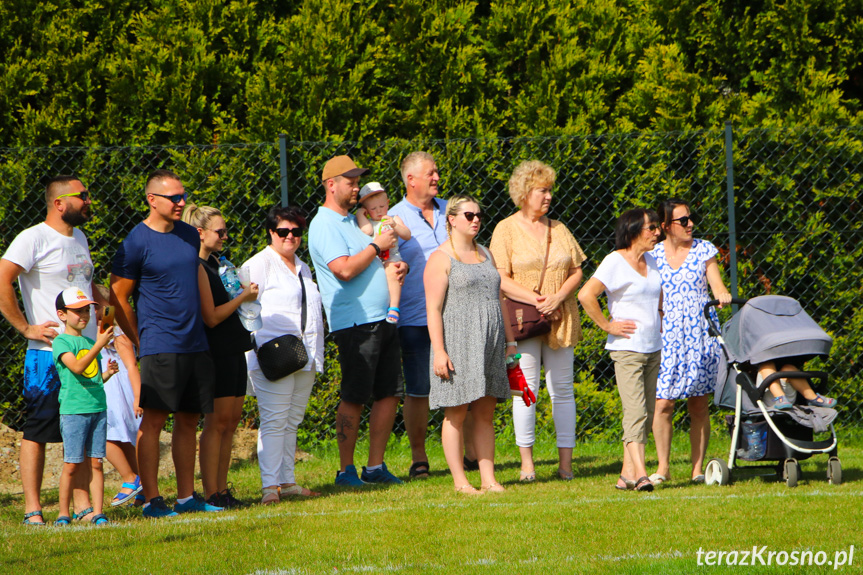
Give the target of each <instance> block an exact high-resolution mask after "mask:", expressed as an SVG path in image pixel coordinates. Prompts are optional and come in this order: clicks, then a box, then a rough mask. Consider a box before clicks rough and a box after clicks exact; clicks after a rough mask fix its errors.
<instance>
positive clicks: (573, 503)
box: [2, 488, 863, 537]
mask: <svg viewBox="0 0 863 575" xmlns="http://www.w3.org/2000/svg"><path fill="white" fill-rule="evenodd" d="M661 493H662V491H661V490H660V491H659V492H658V493H652V494H650V495H645V494H633V495H632V497H631V498H630V497H628V496H627V495H625V494H609V495H608V496H606V497H590V498H573V499H569V500H563V501H556V502H555V505H558V506H570V507H579V506H584V505H596V504H609V503H612V504H613V503H627V502H635V501H640V502H645V501H650V502H666V501H669V500H671V499H674V500H676V501H681V500H683V501H693V500H695V501H708V500H715V499H744V500H745V499H756V498H757V499H763V498H764V497H775V498H787V497H797V498H812V497H817V498H818V499H822V498H824V497H863V491H849V492H836V491H832V490H823V489H814V490H812V491H808V492H806V493H801V492H799V491H797V492H793V493H792V492H790V491H777V492H775V493H751V494H741V493H725V492H723V491H722V489H721V488H718V489H717V490H716V491H715V493H713V494H710V495H673V496H670V497H663V496H661ZM472 501H475V500H472ZM541 505H545V503H544V502H540V501H527V502H525V501H510V502H507V501H495V502H492V503H484V506H485V507H497V508H511V507H518V508H524V507H533V506H541ZM285 507H287V506H278V507H272V508H268V509H259V510H257V511H252V510H248V509H247V510H245V511H231V512H219V513H195V514H194V515H192V514H188V515H186V514H184V515H183V516H181V517H178V518H167V519H159V520H151V521H152V523H153V524H155V523H164V524H165V525H176V524H187V523H208V522H221V521H239V520H248V519H279V518H303V517H339V516H346V515H369V514H381V513H391V512H406V511H410V510H412V509H416V508H417V507H425V508H427V509H432V508H433V509H461V508H469V507H472V504H470V503H468V502H467V501H452V502H448V503H447V502H433V503H432V502H429V503H422V502H420V503H419V504H413V505H401V506H392V505H390V506H387V507H377V508H374V509H367V508H365V507H363V508H358V509H339V510H335V511H314V512H309V511H288V510H286V509H285ZM140 527H141V523H140V522H137V521H135V522H113V523H111V524H110V525H106V526H104V527H100V528H99V529H100V530H101V529H105V528H109V529H128V528H134V529H138V528H140ZM70 528H71V529H73V530H75V531H78V530H79V529H80V530H81V531H90V530H93V529H92V526H89V525H87V526H84V525H75V526H68V527H60V528H48V529H44V528H43V529H33V528H29V529H27V530H26V533H27V534H28V535H30V536H33V537H42V536H48V537H53V536H54V535H56V534H57V532H58V531H59V530H69V529H70ZM93 532H96V530H93ZM2 533H3V534H5V535H7V536H8V535H10V534H11V532H10V529H9V527H5V528H4V529H3V530H2ZM15 533H16V534H20V533H21V531H20V530H19V529H17V526H16V528H15Z"/></svg>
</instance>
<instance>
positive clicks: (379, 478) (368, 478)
mask: <svg viewBox="0 0 863 575" xmlns="http://www.w3.org/2000/svg"><path fill="white" fill-rule="evenodd" d="M361 477H362V480H363V481H365V482H366V483H404V481H402V480H401V479H399V478H398V477H396V476H395V475H393V474H392V473H390V472H389V470H388V469H387V464H386V463H381V468H380V469H375V470H374V471H367V470H366V468H365V467H363V474H362V476H361Z"/></svg>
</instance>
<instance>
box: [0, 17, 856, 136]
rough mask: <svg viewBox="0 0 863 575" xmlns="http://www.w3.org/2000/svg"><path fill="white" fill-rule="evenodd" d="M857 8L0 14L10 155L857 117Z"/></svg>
mask: <svg viewBox="0 0 863 575" xmlns="http://www.w3.org/2000/svg"><path fill="white" fill-rule="evenodd" d="M860 8H861V6H860V3H859V2H846V1H843V0H820V1H817V0H810V1H802V0H797V1H792V2H776V1H765V2H755V3H752V2H749V3H744V2H737V3H735V2H719V1H717V0H713V1H686V0H684V1H680V0H676V1H673V2H672V1H668V0H651V1H645V0H628V1H626V0H592V1H589V2H588V1H584V0H538V1H533V2H494V3H493V2H488V1H481V2H466V1H451V0H450V1H446V0H423V1H420V0H404V1H402V2H397V3H390V2H381V1H374V0H371V1H365V2H359V1H355V0H307V1H305V2H296V1H289V0H259V1H252V0H235V1H231V2H223V1H218V0H160V1H158V2H155V1H152V0H143V1H138V2H131V1H129V0H104V1H102V2H97V3H92V2H91V3H81V2H76V1H73V0H48V1H46V2H40V3H32V2H23V1H20V0H17V1H8V2H3V3H2V4H0V145H7V146H45V145H128V144H183V143H192V144H206V143H219V142H257V141H271V140H272V139H273V137H274V134H278V133H285V134H288V135H289V137H290V138H291V139H292V140H308V141H312V140H329V139H339V138H344V139H349V140H365V139H389V138H407V139H415V138H463V137H508V136H533V135H541V136H548V135H571V134H580V135H584V134H592V133H600V132H609V131H611V132H618V133H624V132H629V131H637V130H658V131H669V130H693V129H704V128H714V129H715V128H717V127H719V126H720V125H721V123H722V122H723V121H725V120H733V121H734V122H735V124H736V125H738V126H740V127H775V126H792V125H818V126H829V125H836V124H840V125H844V124H858V123H859V122H860V118H861V115H860V114H861V108H860V102H861V91H863V88H861V86H863V79H861V75H863V70H861V67H860V65H859V55H860V53H861V52H863V23H861V20H860V18H859V14H860Z"/></svg>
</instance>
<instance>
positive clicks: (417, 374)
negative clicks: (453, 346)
mask: <svg viewBox="0 0 863 575" xmlns="http://www.w3.org/2000/svg"><path fill="white" fill-rule="evenodd" d="M399 342H400V343H401V348H402V364H403V365H404V370H405V391H406V393H405V395H407V396H409V397H428V396H429V391H430V389H431V382H430V380H429V362H430V361H431V339H430V338H429V328H428V327H426V326H424V325H417V326H414V325H409V326H404V327H400V328H399Z"/></svg>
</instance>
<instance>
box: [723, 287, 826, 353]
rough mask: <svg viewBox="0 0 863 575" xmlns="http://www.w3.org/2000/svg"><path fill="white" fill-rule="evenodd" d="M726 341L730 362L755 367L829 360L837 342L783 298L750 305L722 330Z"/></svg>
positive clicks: (757, 300) (759, 299) (754, 301)
mask: <svg viewBox="0 0 863 575" xmlns="http://www.w3.org/2000/svg"><path fill="white" fill-rule="evenodd" d="M722 338H723V339H724V340H725V344H726V347H727V348H728V353H729V355H730V357H729V358H728V360H729V361H732V362H737V363H742V362H749V363H751V364H752V365H757V364H759V363H762V362H765V361H771V360H775V359H778V358H785V357H795V356H816V355H822V356H826V355H827V354H829V353H830V346H831V345H832V344H833V338H831V337H830V336H829V335H827V332H825V331H824V330H823V329H821V327H820V326H819V325H818V324H817V323H815V320H813V319H812V318H811V317H809V314H807V313H806V312H805V311H803V308H802V307H801V306H800V304H799V303H798V302H797V300H795V299H792V298H790V297H786V296H781V295H765V296H760V297H755V298H752V299H750V300H749V301H747V302H746V305H744V306H743V307H741V308H740V310H739V311H738V312H737V313H736V314H734V316H733V317H732V318H731V319H730V320H728V322H727V323H726V324H725V326H724V327H723V328H722ZM779 367H781V366H777V368H779ZM798 368H800V369H803V366H802V365H801V366H798Z"/></svg>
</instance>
